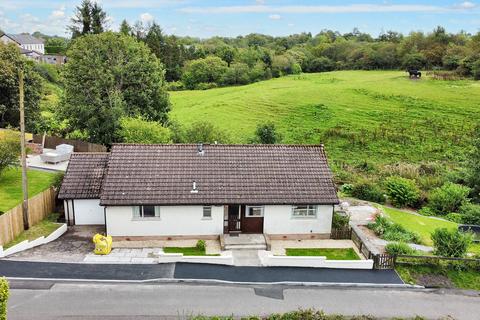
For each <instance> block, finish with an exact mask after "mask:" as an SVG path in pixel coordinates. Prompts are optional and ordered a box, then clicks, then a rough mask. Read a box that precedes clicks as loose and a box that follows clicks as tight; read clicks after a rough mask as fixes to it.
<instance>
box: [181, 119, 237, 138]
mask: <svg viewBox="0 0 480 320" xmlns="http://www.w3.org/2000/svg"><path fill="white" fill-rule="evenodd" d="M228 141H229V138H228V135H227V134H226V133H225V132H224V131H223V130H221V129H219V128H217V127H216V126H214V125H213V124H211V123H210V122H207V121H197V122H194V123H192V125H191V126H190V128H188V129H187V130H186V131H185V142H186V143H199V142H203V143H214V142H218V143H228Z"/></svg>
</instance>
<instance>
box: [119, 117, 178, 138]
mask: <svg viewBox="0 0 480 320" xmlns="http://www.w3.org/2000/svg"><path fill="white" fill-rule="evenodd" d="M117 134H118V136H119V137H120V139H121V140H122V141H123V142H126V143H170V142H172V133H171V131H170V129H169V128H165V127H162V125H161V124H160V123H159V122H156V121H148V120H144V119H142V118H130V117H124V118H122V119H121V120H120V129H119V130H118V131H117Z"/></svg>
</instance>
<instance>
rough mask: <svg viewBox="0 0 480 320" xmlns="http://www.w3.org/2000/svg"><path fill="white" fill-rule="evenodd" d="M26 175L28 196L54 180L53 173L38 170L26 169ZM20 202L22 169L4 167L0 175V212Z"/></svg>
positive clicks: (31, 195)
mask: <svg viewBox="0 0 480 320" xmlns="http://www.w3.org/2000/svg"><path fill="white" fill-rule="evenodd" d="M27 177H28V197H29V198H30V197H33V196H34V195H36V194H38V193H40V192H42V191H43V190H45V189H47V188H48V187H50V186H51V185H52V183H53V181H54V180H55V174H54V173H50V172H44V171H38V170H28V171H27ZM21 202H22V170H20V168H9V169H6V170H5V171H4V172H2V174H1V175H0V212H1V211H3V212H6V211H8V210H10V209H12V208H13V207H15V206H17V205H18V204H20V203H21ZM0 214H1V213H0Z"/></svg>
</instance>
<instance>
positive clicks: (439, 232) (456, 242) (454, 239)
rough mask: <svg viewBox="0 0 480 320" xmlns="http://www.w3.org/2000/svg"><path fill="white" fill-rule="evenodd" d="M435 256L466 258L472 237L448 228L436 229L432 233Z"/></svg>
mask: <svg viewBox="0 0 480 320" xmlns="http://www.w3.org/2000/svg"><path fill="white" fill-rule="evenodd" d="M432 241H433V247H434V249H435V251H434V252H435V254H436V255H439V256H444V257H456V258H461V257H464V256H465V255H466V253H467V250H468V247H469V246H470V244H471V243H472V235H471V234H468V233H462V232H460V231H458V230H449V229H447V228H439V229H436V230H435V231H434V232H433V233H432Z"/></svg>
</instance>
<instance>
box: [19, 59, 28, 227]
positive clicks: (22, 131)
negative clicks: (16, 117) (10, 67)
mask: <svg viewBox="0 0 480 320" xmlns="http://www.w3.org/2000/svg"><path fill="white" fill-rule="evenodd" d="M18 89H19V93H20V146H21V149H22V155H21V156H22V192H23V204H22V209H23V229H25V230H28V229H29V228H30V223H29V222H28V184H27V155H26V150H25V104H24V101H23V100H24V99H23V98H24V90H23V70H22V69H21V67H20V69H19V70H18Z"/></svg>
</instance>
